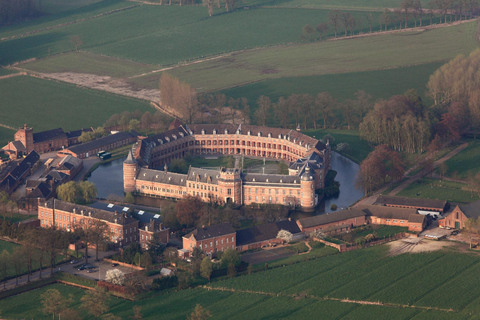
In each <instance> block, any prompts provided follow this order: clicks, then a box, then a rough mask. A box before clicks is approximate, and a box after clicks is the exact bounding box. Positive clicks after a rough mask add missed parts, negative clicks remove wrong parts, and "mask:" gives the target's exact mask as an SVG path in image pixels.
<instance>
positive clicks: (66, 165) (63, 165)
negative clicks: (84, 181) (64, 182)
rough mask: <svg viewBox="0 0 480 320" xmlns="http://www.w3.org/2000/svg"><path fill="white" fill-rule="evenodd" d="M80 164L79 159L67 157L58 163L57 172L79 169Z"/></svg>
mask: <svg viewBox="0 0 480 320" xmlns="http://www.w3.org/2000/svg"><path fill="white" fill-rule="evenodd" d="M81 164H82V160H81V159H78V158H75V157H73V156H71V155H67V156H65V157H63V158H62V160H61V161H60V162H59V163H58V165H57V170H72V169H73V168H76V167H79V166H80V165H81Z"/></svg>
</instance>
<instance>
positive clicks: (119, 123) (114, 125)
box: [93, 110, 172, 136]
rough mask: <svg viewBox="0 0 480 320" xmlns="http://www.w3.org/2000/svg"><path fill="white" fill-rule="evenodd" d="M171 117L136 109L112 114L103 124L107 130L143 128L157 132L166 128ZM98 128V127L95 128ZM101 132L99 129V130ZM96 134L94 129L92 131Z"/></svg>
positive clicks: (157, 112) (136, 129)
mask: <svg viewBox="0 0 480 320" xmlns="http://www.w3.org/2000/svg"><path fill="white" fill-rule="evenodd" d="M171 121H172V118H171V117H170V116H168V115H166V114H165V113H163V112H161V111H156V112H155V113H151V112H150V111H146V112H142V111H140V110H136V111H133V112H130V111H124V112H122V113H120V114H119V113H115V114H113V115H112V116H111V117H110V118H109V119H108V120H107V121H106V122H105V123H104V125H103V127H104V128H105V129H109V130H135V131H139V130H143V131H145V132H147V133H152V131H153V133H158V132H163V131H165V130H167V128H168V125H169V124H170V122H171ZM97 130H99V129H97ZM100 132H101V131H100ZM93 134H94V136H97V133H96V131H95V132H94V133H93Z"/></svg>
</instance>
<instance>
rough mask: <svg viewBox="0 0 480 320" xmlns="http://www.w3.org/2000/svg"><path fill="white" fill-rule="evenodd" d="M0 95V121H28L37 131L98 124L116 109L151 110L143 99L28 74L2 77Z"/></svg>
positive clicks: (120, 110) (19, 123)
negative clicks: (0, 99)
mask: <svg viewBox="0 0 480 320" xmlns="http://www.w3.org/2000/svg"><path fill="white" fill-rule="evenodd" d="M0 96H1V97H2V103H1V104H0V114H2V117H1V119H0V123H2V124H6V125H10V126H12V127H20V126H23V124H24V123H28V124H29V125H30V126H32V127H33V128H34V130H35V131H36V132H38V131H42V130H47V129H53V128H58V127H62V128H63V129H64V130H66V131H67V130H75V129H79V128H88V127H91V126H92V127H96V126H100V125H103V123H104V122H105V121H106V120H107V119H108V118H109V117H110V116H111V115H112V114H114V113H121V112H123V111H126V110H129V111H134V110H141V111H142V112H145V111H148V110H150V111H151V107H150V106H149V104H148V103H147V102H144V101H141V100H136V99H131V98H126V97H122V96H117V95H114V94H109V93H105V92H102V91H97V90H89V89H82V88H79V87H76V86H74V85H70V84H65V83H60V82H55V81H48V80H43V79H38V78H33V77H28V76H19V77H14V78H9V79H3V80H0ZM0 132H1V131H0ZM10 135H12V133H10Z"/></svg>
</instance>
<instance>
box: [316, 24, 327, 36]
mask: <svg viewBox="0 0 480 320" xmlns="http://www.w3.org/2000/svg"><path fill="white" fill-rule="evenodd" d="M327 31H328V23H325V22H322V23H319V24H318V25H317V32H318V33H319V34H320V40H322V39H323V36H324V35H325V33H326V32H327Z"/></svg>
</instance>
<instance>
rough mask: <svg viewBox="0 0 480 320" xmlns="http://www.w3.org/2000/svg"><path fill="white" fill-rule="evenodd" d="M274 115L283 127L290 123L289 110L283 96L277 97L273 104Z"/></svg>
mask: <svg viewBox="0 0 480 320" xmlns="http://www.w3.org/2000/svg"><path fill="white" fill-rule="evenodd" d="M273 110H274V113H275V117H276V118H277V119H278V121H279V122H280V124H281V126H282V127H283V128H287V127H288V125H289V123H290V110H289V105H288V102H287V100H286V99H285V98H284V97H280V98H278V101H277V103H275V104H274V105H273Z"/></svg>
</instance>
